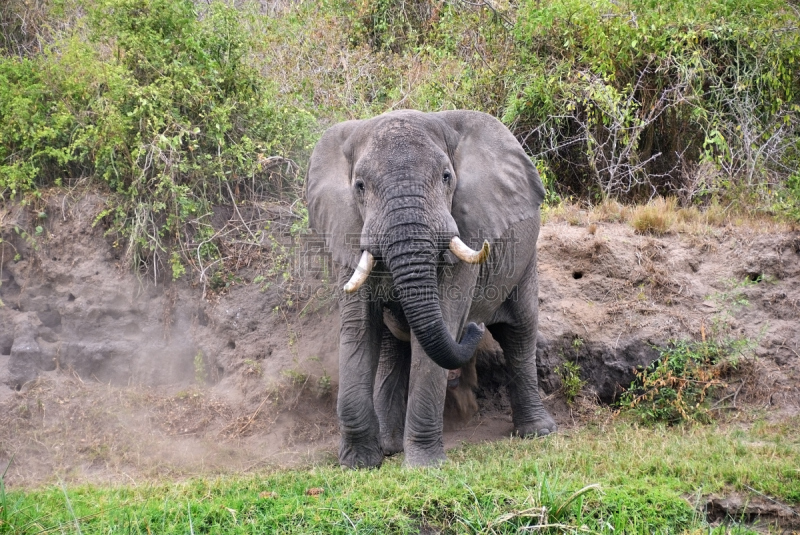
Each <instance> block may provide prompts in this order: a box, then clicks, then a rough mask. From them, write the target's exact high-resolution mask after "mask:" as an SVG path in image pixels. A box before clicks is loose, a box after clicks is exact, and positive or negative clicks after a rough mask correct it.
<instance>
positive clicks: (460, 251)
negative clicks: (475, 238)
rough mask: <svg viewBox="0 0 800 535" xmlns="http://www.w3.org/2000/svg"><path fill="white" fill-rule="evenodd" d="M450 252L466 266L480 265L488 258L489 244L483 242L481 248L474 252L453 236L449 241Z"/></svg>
mask: <svg viewBox="0 0 800 535" xmlns="http://www.w3.org/2000/svg"><path fill="white" fill-rule="evenodd" d="M450 250H451V251H452V252H453V254H454V255H456V256H457V257H458V258H459V259H461V260H463V261H464V262H466V263H468V264H482V263H484V262H485V261H486V259H487V258H489V242H488V241H486V240H483V247H481V250H480V251H475V250H473V249H470V248H469V246H468V245H467V244H466V243H464V242H463V241H461V238H459V237H458V236H453V239H452V240H450Z"/></svg>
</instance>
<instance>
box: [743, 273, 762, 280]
mask: <svg viewBox="0 0 800 535" xmlns="http://www.w3.org/2000/svg"><path fill="white" fill-rule="evenodd" d="M745 279H747V280H748V281H750V282H761V281H762V280H764V274H763V273H758V272H757V271H748V272H747V273H746V274H745Z"/></svg>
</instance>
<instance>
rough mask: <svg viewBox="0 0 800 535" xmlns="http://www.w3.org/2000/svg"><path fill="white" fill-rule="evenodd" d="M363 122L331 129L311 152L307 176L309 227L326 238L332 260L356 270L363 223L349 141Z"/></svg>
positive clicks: (354, 122) (350, 122)
mask: <svg viewBox="0 0 800 535" xmlns="http://www.w3.org/2000/svg"><path fill="white" fill-rule="evenodd" d="M363 122H364V121H345V122H343V123H339V124H337V125H334V126H332V127H330V128H329V129H328V130H326V131H325V133H324V134H323V135H322V138H321V139H320V140H319V142H318V143H317V145H316V147H314V152H312V153H311V160H310V161H309V165H308V174H307V175H306V198H307V199H308V224H309V227H311V228H312V229H314V230H316V231H317V233H319V234H321V235H322V236H323V237H324V238H325V245H326V247H327V249H328V251H330V252H331V254H332V257H333V260H334V261H335V262H337V263H339V264H343V265H347V266H350V267H352V268H355V267H356V266H357V265H358V258H359V256H360V250H359V249H360V236H361V228H362V227H363V226H364V222H363V220H362V219H361V213H360V211H359V209H358V206H357V204H356V200H355V197H354V196H353V192H352V190H351V185H350V178H351V177H350V175H351V167H352V165H351V162H352V155H351V154H350V152H351V149H350V147H351V146H352V143H351V140H350V138H351V137H352V136H353V135H354V133H355V132H356V131H357V130H358V127H359V126H360V125H361V124H363Z"/></svg>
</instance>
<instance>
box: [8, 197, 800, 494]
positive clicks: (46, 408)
mask: <svg viewBox="0 0 800 535" xmlns="http://www.w3.org/2000/svg"><path fill="white" fill-rule="evenodd" d="M101 205H102V199H101V198H99V197H96V196H91V195H88V196H83V197H80V198H63V197H59V198H53V199H51V200H50V201H49V202H48V203H46V204H43V205H42V206H41V207H39V208H38V209H37V210H29V209H23V208H20V207H14V208H8V207H7V208H6V209H5V211H3V212H2V214H0V223H1V224H2V225H1V226H0V231H1V232H2V238H3V240H4V241H3V242H2V243H0V248H1V249H0V274H1V276H2V279H1V280H2V285H0V300H2V303H3V306H2V307H0V467H4V466H5V465H6V464H7V463H8V462H9V461H10V460H11V459H12V458H13V463H12V465H11V467H10V468H9V471H8V475H7V482H8V483H9V484H10V485H12V486H16V485H30V484H39V483H44V482H49V481H53V480H56V479H59V478H60V479H63V480H66V481H121V480H128V481H130V480H140V479H142V478H149V477H154V476H160V475H164V474H170V475H178V476H180V475H189V474H196V473H217V472H232V471H244V470H252V469H255V468H257V467H263V466H265V465H273V464H279V465H285V464H291V463H296V462H303V461H304V460H306V459H309V458H319V457H320V456H323V457H324V456H331V458H332V455H333V453H334V452H335V445H336V440H337V430H336V420H335V395H336V390H337V383H338V377H337V374H338V372H337V369H338V368H337V332H338V314H337V310H336V303H335V300H334V299H332V298H331V295H330V291H329V290H330V289H329V288H328V287H327V285H326V283H325V280H324V279H325V270H312V271H313V273H311V272H310V271H306V272H305V273H306V274H305V275H304V276H303V275H302V273H300V271H298V270H297V269H296V268H297V265H296V264H295V265H292V266H290V267H287V268H285V269H282V270H276V269H275V265H276V262H277V261H278V260H279V256H280V255H286V254H287V253H286V249H284V248H283V247H284V245H282V244H285V243H286V239H288V238H287V237H286V236H278V237H277V238H275V236H273V238H275V239H273V238H269V237H268V236H266V235H265V237H264V239H263V242H258V243H251V244H250V245H249V246H248V247H249V248H248V249H247V254H246V255H245V254H244V253H242V254H239V255H238V256H237V255H234V254H231V255H228V256H227V257H226V258H233V259H235V260H236V262H233V261H231V262H233V263H230V264H228V265H227V266H228V267H229V268H230V269H229V271H228V272H226V273H227V274H226V276H225V278H222V279H220V280H218V281H217V283H216V284H213V285H211V284H209V283H207V284H205V285H204V284H202V283H199V282H198V281H195V282H194V283H189V282H186V281H178V282H170V281H168V280H163V279H164V277H158V276H156V277H152V276H147V277H137V276H136V275H133V274H131V273H130V272H129V271H128V270H127V269H126V267H125V265H124V262H123V260H122V259H123V258H124V256H125V251H124V247H123V246H121V245H120V243H119V242H117V241H115V239H114V238H113V237H110V236H104V230H103V228H102V224H100V225H95V226H93V225H92V221H93V217H94V216H95V214H97V213H98V212H99V211H100V209H101ZM262 208H263V209H260V210H259V211H258V213H259V214H260V217H264V218H271V219H274V220H275V221H277V222H280V220H281V218H284V217H289V216H287V215H286V213H285V210H284V211H281V210H282V209H280V208H279V207H262ZM41 213H44V215H45V216H46V217H42V216H40V214H41ZM236 217H240V218H241V214H240V213H237V214H236V215H235V214H234V213H232V212H231V210H226V209H224V208H221V209H220V210H219V213H218V214H217V217H216V221H215V226H217V227H218V228H223V227H225V225H230V224H232V222H233V220H234V219H235V218H236ZM37 226H40V227H41V230H40V231H39V232H38V233H37V231H36V227H37ZM284 226H285V225H284ZM15 228H18V229H20V231H19V232H17V231H16V230H15ZM273 228H274V229H279V228H283V227H282V226H281V225H278V224H276V225H274V226H273ZM276 232H277V231H276ZM245 257H246V258H245ZM245 260H246V261H245ZM287 265H288V264H287ZM539 272H540V278H541V287H540V304H541V308H540V340H539V349H538V356H539V362H538V364H539V376H540V379H541V388H542V390H543V394H544V395H545V397H546V400H547V401H546V402H547V403H548V404H549V406H550V408H551V409H552V410H553V412H554V414H555V416H556V418H557V420H558V422H559V424H560V425H561V426H562V428H567V429H568V428H569V427H570V426H571V425H574V422H575V420H574V419H575V418H576V414H579V413H580V411H577V410H575V409H574V408H572V409H571V408H570V407H568V406H567V405H566V403H565V400H564V396H563V394H562V392H561V386H562V385H561V380H560V379H559V377H558V375H557V374H556V373H554V369H555V368H556V366H558V365H559V364H561V363H563V362H564V361H565V360H570V361H573V362H576V363H577V364H578V365H579V366H580V368H581V373H582V376H583V378H584V379H585V380H587V381H588V385H587V387H586V388H585V389H584V391H583V401H582V402H583V403H588V402H589V401H591V400H594V399H599V400H600V401H603V402H608V401H611V400H612V399H613V398H614V397H615V396H616V395H617V394H618V393H619V391H620V387H621V385H625V384H628V383H629V382H630V380H631V379H632V378H633V370H634V369H635V367H636V366H639V365H646V364H647V363H649V362H651V361H652V360H653V359H654V358H656V357H657V356H658V352H657V350H656V349H654V346H659V345H663V344H665V343H667V341H668V340H671V339H680V338H694V339H699V338H701V337H703V336H713V335H725V336H737V337H741V338H746V339H749V340H751V341H753V342H754V344H755V346H756V347H755V352H754V354H755V356H756V357H757V361H756V362H755V363H754V366H756V367H757V370H758V373H751V374H750V375H749V377H748V379H747V381H748V386H747V391H749V392H750V394H749V397H748V398H747V400H749V401H750V402H752V403H759V404H760V405H759V406H763V408H764V409H765V414H766V415H767V417H769V418H781V417H783V416H786V415H790V414H795V413H796V412H797V411H798V405H799V404H800V401H799V400H800V390H798V384H799V383H798V379H800V329H799V328H798V326H799V325H800V233H797V232H773V231H767V230H766V229H763V228H761V229H759V228H745V227H740V228H702V229H698V230H696V231H693V232H690V233H681V234H669V235H666V236H662V237H651V236H642V235H638V234H636V233H634V231H633V229H632V228H631V227H630V226H628V225H625V224H616V223H599V224H597V225H593V226H588V225H570V224H568V223H566V222H550V223H548V224H546V225H545V226H544V228H543V230H542V235H541V237H540V241H539ZM309 273H311V274H309ZM303 277H305V278H303ZM154 278H155V280H156V281H158V282H154V280H153V279H154ZM212 286H213V287H212ZM204 294H205V297H204ZM501 364H502V353H501V352H500V351H499V350H498V349H497V348H495V347H493V346H492V345H491V344H489V345H488V346H487V350H486V351H484V352H483V353H482V354H481V356H480V359H479V362H478V372H479V388H478V391H477V397H478V399H477V401H478V406H479V412H478V413H477V414H476V415H475V416H474V417H472V418H471V419H470V420H469V421H468V422H466V423H459V424H457V425H456V424H453V423H452V422H451V423H450V425H449V426H448V428H451V429H452V430H451V431H448V432H447V435H446V440H447V443H448V445H451V446H452V445H455V444H458V443H460V442H461V441H464V440H468V441H481V440H491V439H498V438H501V437H504V436H507V435H508V434H509V433H510V431H511V420H510V413H509V410H508V404H507V402H506V398H505V392H504V387H503V384H504V381H505V378H504V376H503V373H502V367H501V366H500V365H501ZM741 399H742V400H745V396H744V395H742V397H741ZM579 406H580V402H579Z"/></svg>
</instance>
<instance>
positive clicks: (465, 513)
mask: <svg viewBox="0 0 800 535" xmlns="http://www.w3.org/2000/svg"><path fill="white" fill-rule="evenodd" d="M797 423H798V422H788V423H784V424H780V425H772V424H766V423H756V424H754V425H752V426H751V427H750V428H748V429H740V428H736V427H733V426H728V427H718V426H695V427H685V428H684V427H673V428H659V427H656V428H640V427H636V426H632V425H630V424H628V423H625V422H615V423H612V424H610V425H608V426H589V427H587V428H585V429H583V430H579V431H575V432H569V433H561V434H558V435H555V436H552V437H548V438H546V439H542V440H519V439H513V440H504V441H500V442H496V443H493V444H486V445H471V446H464V447H461V448H458V449H456V450H453V451H451V452H449V459H450V460H449V461H448V462H447V464H445V465H444V466H443V467H442V468H441V469H428V470H410V469H404V468H402V467H401V466H400V459H392V460H390V461H388V462H387V463H386V464H385V465H384V466H383V467H382V468H381V469H379V470H362V471H350V470H343V469H340V468H338V467H335V466H332V465H330V464H328V465H318V466H314V467H311V468H308V469H303V470H300V469H294V470H277V471H273V472H270V473H261V474H246V475H237V476H227V477H223V478H219V479H213V480H208V479H193V480H189V481H185V482H169V483H163V482H160V483H158V484H143V485H138V486H134V487H114V488H112V487H97V486H82V487H75V488H62V487H61V486H54V487H49V488H42V489H37V490H12V491H10V492H8V493H7V494H6V496H5V502H4V510H3V512H2V514H0V521H2V522H4V523H3V524H0V533H20V534H28V533H42V532H57V533H82V534H89V533H237V534H238V533H418V532H419V530H420V528H421V527H422V526H429V527H432V528H434V529H437V530H438V529H443V530H444V531H445V532H446V533H518V532H519V531H520V529H521V528H523V527H526V526H529V525H535V524H538V523H540V522H542V521H543V520H542V519H543V518H544V516H546V520H544V521H545V522H548V523H549V524H550V525H552V527H550V528H548V529H546V530H540V531H549V532H551V533H554V532H555V533H561V532H577V531H589V532H601V533H612V532H613V533H620V532H625V533H675V532H683V531H687V530H692V529H702V528H703V527H704V526H703V517H702V514H701V513H699V512H698V509H697V506H698V505H700V504H703V503H704V501H703V500H704V496H707V495H708V494H710V493H715V494H717V495H724V494H725V493H727V492H730V491H739V492H743V493H746V494H750V495H753V494H754V492H753V491H756V492H759V493H763V494H766V495H768V496H771V497H773V498H774V499H776V500H779V501H782V502H786V503H788V504H790V505H791V504H793V505H797V504H798V502H800V477H798V475H799V474H798V459H800V439H798V437H797V434H796V433H793V432H792V428H793V427H796V424H797ZM593 484H597V485H598V486H599V488H594V487H593V488H588V489H587V488H586V487H587V486H589V485H593ZM315 488H318V489H323V491H322V493H321V494H319V495H318V496H311V495H308V494H307V491H308V490H309V489H315ZM542 507H544V508H546V509H545V515H542ZM581 527H583V528H584V529H583V530H582V529H581ZM706 528H707V526H706ZM739 529H740V530H741V531H746V530H745V529H744V528H742V527H741V526H740V527H739Z"/></svg>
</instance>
